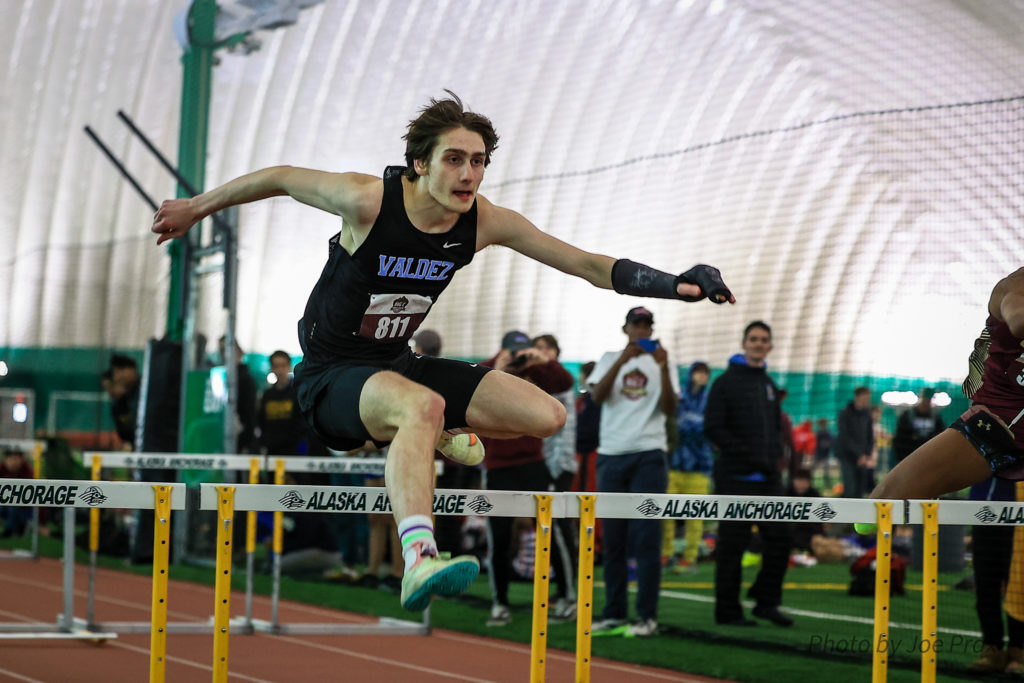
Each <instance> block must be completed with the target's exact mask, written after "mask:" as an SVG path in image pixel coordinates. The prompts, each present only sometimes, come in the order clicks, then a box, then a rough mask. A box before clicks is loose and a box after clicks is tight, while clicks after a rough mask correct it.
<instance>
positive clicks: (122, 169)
mask: <svg viewBox="0 0 1024 683" xmlns="http://www.w3.org/2000/svg"><path fill="white" fill-rule="evenodd" d="M85 134H86V135H88V136H89V137H90V138H92V141H93V142H95V143H96V145H97V146H98V147H99V148H100V150H101V151H102V152H103V153H104V154H105V155H106V156H107V158H108V159H110V163H112V164H114V166H115V167H117V170H118V171H120V172H121V175H123V176H124V177H125V180H127V181H128V182H129V183H131V186H132V187H134V188H135V191H136V192H138V193H139V194H140V195H141V196H142V198H143V199H144V200H145V202H146V203H147V204H149V206H150V207H151V208H152V209H153V211H156V210H157V209H158V208H159V207H158V206H157V203H156V202H155V201H153V198H152V197H150V196H149V194H147V192H146V191H145V190H143V189H142V186H141V185H139V183H138V182H137V181H136V180H135V178H134V177H133V176H132V174H131V173H129V172H128V169H127V168H125V167H124V164H122V163H121V162H120V161H118V159H117V157H115V156H114V153H113V152H111V151H110V149H109V148H108V147H107V146H106V145H104V144H103V141H102V140H100V138H99V136H98V135H96V133H94V132H93V130H92V128H90V127H89V126H86V127H85Z"/></svg>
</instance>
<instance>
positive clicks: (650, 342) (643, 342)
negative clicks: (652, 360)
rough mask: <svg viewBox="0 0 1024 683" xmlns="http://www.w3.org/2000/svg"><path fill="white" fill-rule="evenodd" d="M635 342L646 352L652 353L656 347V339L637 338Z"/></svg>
mask: <svg viewBox="0 0 1024 683" xmlns="http://www.w3.org/2000/svg"><path fill="white" fill-rule="evenodd" d="M636 343H637V344H639V345H640V348H642V349H643V350H644V351H646V352H647V353H654V349H656V348H658V340H657V339H637V340H636Z"/></svg>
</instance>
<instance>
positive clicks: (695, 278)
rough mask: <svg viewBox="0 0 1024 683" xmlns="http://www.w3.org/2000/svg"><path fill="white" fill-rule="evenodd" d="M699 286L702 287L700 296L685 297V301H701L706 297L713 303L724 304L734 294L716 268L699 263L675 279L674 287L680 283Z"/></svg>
mask: <svg viewBox="0 0 1024 683" xmlns="http://www.w3.org/2000/svg"><path fill="white" fill-rule="evenodd" d="M681 282H682V283H686V284H688V285H697V286H698V287H700V296H683V297H680V298H681V299H682V300H683V301H700V300H701V299H703V298H704V297H705V296H706V297H708V298H709V299H710V300H711V301H712V302H713V303H716V304H724V303H725V302H727V301H728V300H729V299H731V298H732V292H730V291H729V288H728V287H726V285H725V282H724V281H723V280H722V273H720V272H719V270H718V268H715V267H714V266H706V265H704V264H703V263H698V264H697V265H695V266H694V267H693V268H690V269H689V270H688V271H686V272H685V273H683V274H682V275H680V276H679V277H677V278H676V279H675V282H674V285H677V284H679V283H681Z"/></svg>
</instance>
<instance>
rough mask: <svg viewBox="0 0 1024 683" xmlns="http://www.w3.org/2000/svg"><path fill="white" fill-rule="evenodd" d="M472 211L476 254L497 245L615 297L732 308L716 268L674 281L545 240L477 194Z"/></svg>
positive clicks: (638, 265) (520, 218) (700, 268)
mask: <svg viewBox="0 0 1024 683" xmlns="http://www.w3.org/2000/svg"><path fill="white" fill-rule="evenodd" d="M477 207H478V212H479V221H478V232H477V234H478V238H477V251H479V250H480V249H483V248H484V247H487V246H490V245H492V244H500V245H502V246H506V247H508V248H510V249H514V250H515V251H518V252H519V253H520V254H523V255H524V256H529V257H530V258H532V259H534V260H537V261H540V262H541V263H543V264H545V265H548V266H551V267H552V268H557V269H558V270H560V271H562V272H563V273H568V274H570V275H576V276H578V277H581V278H583V279H584V280H587V281H588V282H590V283H591V284H593V285H595V286H597V287H602V288H604V289H614V290H615V291H616V292H618V293H620V294H632V295H635V296H650V297H656V298H661V299H684V300H686V301H698V300H700V299H703V298H704V297H705V296H709V295H710V297H711V300H712V301H714V302H715V303H725V302H726V301H728V302H729V303H736V297H734V296H733V295H732V293H731V292H730V291H729V289H728V287H726V286H725V283H724V282H722V280H721V276H720V275H719V273H718V269H717V268H712V267H711V266H704V265H698V266H694V267H693V268H691V269H690V270H688V271H686V272H685V273H683V274H681V275H678V276H674V275H671V274H669V273H665V272H662V271H659V270H655V269H654V268H651V267H649V266H645V265H643V264H641V263H635V262H633V261H629V260H626V259H618V260H616V259H614V258H612V257H611V256H602V255H600V254H592V253H590V252H587V251H583V250H582V249H579V248H577V247H574V246H573V245H571V244H568V243H566V242H563V241H562V240H560V239H558V238H556V237H552V236H551V235H548V234H547V233H545V232H543V231H541V230H540V229H539V228H537V226H535V225H534V224H533V223H531V222H530V221H528V220H527V219H526V218H524V217H523V216H521V215H520V214H518V213H516V212H515V211H512V210H510V209H506V208H503V207H500V206H496V205H494V204H492V203H491V202H489V201H487V200H486V199H485V198H484V197H482V196H480V195H477Z"/></svg>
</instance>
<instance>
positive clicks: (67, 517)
mask: <svg viewBox="0 0 1024 683" xmlns="http://www.w3.org/2000/svg"><path fill="white" fill-rule="evenodd" d="M0 505H16V506H29V505H44V506H46V507H59V508H63V509H64V580H63V602H64V611H63V613H62V614H61V615H60V616H59V617H58V619H57V623H56V624H43V623H40V624H0V638H3V637H14V638H19V637H20V638H49V637H58V638H87V639H91V640H101V641H102V640H106V639H108V638H116V637H117V634H116V633H108V632H101V631H94V630H91V629H87V628H79V627H77V626H76V623H75V618H74V591H75V509H76V508H86V509H93V508H128V509H134V510H154V511H155V514H154V518H155V519H154V528H153V603H152V607H153V609H152V619H151V621H150V633H151V637H150V669H149V672H150V673H149V676H150V678H149V680H150V681H157V682H162V681H163V680H164V670H165V664H166V658H167V655H166V652H167V628H166V623H167V557H168V542H169V538H170V523H171V510H184V509H185V486H184V485H183V484H163V483H156V484H150V483H142V482H103V483H101V484H92V483H91V482H85V481H79V480H61V479H39V480H25V479H0Z"/></svg>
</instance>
